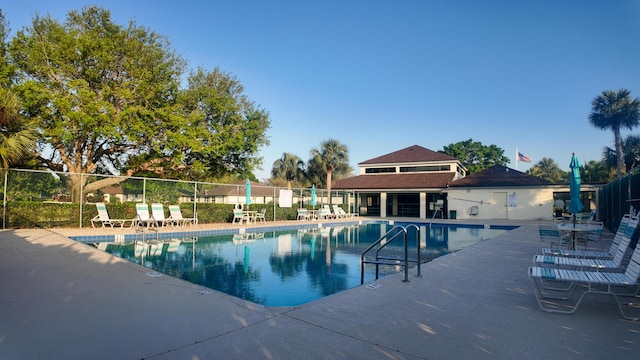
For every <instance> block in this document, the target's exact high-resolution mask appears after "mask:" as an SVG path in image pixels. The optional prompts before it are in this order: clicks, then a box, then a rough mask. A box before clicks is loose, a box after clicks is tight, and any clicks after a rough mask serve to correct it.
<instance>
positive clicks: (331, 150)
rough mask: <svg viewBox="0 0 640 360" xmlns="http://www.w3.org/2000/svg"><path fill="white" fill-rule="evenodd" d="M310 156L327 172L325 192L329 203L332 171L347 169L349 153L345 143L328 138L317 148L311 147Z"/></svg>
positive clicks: (344, 170) (345, 170)
mask: <svg viewBox="0 0 640 360" xmlns="http://www.w3.org/2000/svg"><path fill="white" fill-rule="evenodd" d="M311 156H312V158H313V159H314V160H315V161H316V162H319V163H320V164H321V165H322V167H323V169H324V170H325V171H326V173H327V194H328V196H329V204H331V178H332V176H333V172H334V171H337V172H344V173H346V172H347V171H348V169H349V154H348V149H347V146H346V145H343V144H341V143H340V142H338V141H337V140H334V139H329V140H326V141H324V142H323V143H321V144H320V147H319V148H313V149H311Z"/></svg>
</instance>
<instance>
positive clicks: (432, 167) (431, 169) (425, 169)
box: [400, 165, 451, 172]
mask: <svg viewBox="0 0 640 360" xmlns="http://www.w3.org/2000/svg"><path fill="white" fill-rule="evenodd" d="M435 171H451V166H450V165H427V166H403V167H401V168H400V172H435Z"/></svg>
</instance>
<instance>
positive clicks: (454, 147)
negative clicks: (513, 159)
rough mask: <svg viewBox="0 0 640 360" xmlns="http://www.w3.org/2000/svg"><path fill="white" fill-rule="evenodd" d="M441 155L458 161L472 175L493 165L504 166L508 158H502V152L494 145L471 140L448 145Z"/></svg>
mask: <svg viewBox="0 0 640 360" xmlns="http://www.w3.org/2000/svg"><path fill="white" fill-rule="evenodd" d="M440 152H441V153H444V154H447V155H449V156H453V157H454V158H456V159H458V160H459V161H460V162H461V163H462V165H464V167H466V168H467V170H468V172H469V174H474V173H477V172H479V171H482V170H484V169H487V168H490V167H492V166H494V165H506V164H507V163H509V158H508V157H506V156H504V150H503V149H501V148H499V147H497V146H496V145H489V146H486V145H483V144H482V143H481V142H479V141H473V139H469V140H465V141H460V142H457V143H455V144H449V145H447V146H444V147H443V148H442V151H440Z"/></svg>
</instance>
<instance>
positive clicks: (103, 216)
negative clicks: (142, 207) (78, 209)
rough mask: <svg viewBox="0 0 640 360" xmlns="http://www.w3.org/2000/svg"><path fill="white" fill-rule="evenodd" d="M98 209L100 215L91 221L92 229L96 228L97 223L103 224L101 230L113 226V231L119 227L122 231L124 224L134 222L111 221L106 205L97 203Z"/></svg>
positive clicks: (123, 220)
mask: <svg viewBox="0 0 640 360" xmlns="http://www.w3.org/2000/svg"><path fill="white" fill-rule="evenodd" d="M96 208H97V209H98V215H96V216H94V217H93V219H91V227H92V228H94V229H95V228H96V223H98V222H100V223H102V226H101V227H100V228H105V227H107V226H111V228H112V229H113V228H114V227H115V226H117V225H119V226H120V229H122V228H124V224H126V223H127V221H132V220H131V219H126V220H125V219H111V218H110V217H109V213H108V212H107V206H106V205H105V204H104V203H96Z"/></svg>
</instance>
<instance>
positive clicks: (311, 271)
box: [95, 222, 509, 306]
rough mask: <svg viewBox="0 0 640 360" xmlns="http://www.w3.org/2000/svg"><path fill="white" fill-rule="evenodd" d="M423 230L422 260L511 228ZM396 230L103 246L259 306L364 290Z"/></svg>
mask: <svg viewBox="0 0 640 360" xmlns="http://www.w3.org/2000/svg"><path fill="white" fill-rule="evenodd" d="M395 225H402V226H406V225H407V224H399V223H396V224H395ZM417 225H419V227H420V243H421V248H422V250H421V258H422V262H426V261H429V260H431V259H433V258H436V257H438V256H442V255H445V254H448V253H450V252H453V251H457V250H459V249H462V248H464V247H467V246H469V245H472V244H474V243H477V242H478V241H482V240H484V239H488V238H491V237H494V236H496V235H499V234H502V233H504V232H505V231H508V230H509V228H505V227H501V228H489V227H484V226H482V225H480V226H477V225H476V226H471V225H470V226H458V225H456V226H452V225H449V224H447V225H444V224H440V225H437V224H434V225H431V226H430V225H429V224H417ZM393 226H394V225H391V224H389V223H387V222H384V223H380V222H376V223H365V224H357V223H356V224H337V225H336V224H331V225H330V226H327V224H324V226H322V227H317V226H316V227H305V228H299V229H281V230H275V229H274V230H269V231H255V232H247V233H243V234H240V233H236V234H222V235H206V236H200V235H197V234H192V235H191V236H184V237H173V238H168V239H161V240H145V241H140V240H137V241H117V242H116V241H107V242H99V243H96V244H95V245H96V246H97V247H98V248H100V249H102V250H105V251H107V252H109V253H111V254H113V255H115V256H118V257H121V258H124V259H127V260H129V261H132V262H134V263H137V264H140V265H143V266H145V267H147V268H150V269H153V270H155V271H157V272H158V273H163V274H167V275H171V276H174V277H177V278H180V279H183V280H186V281H189V282H192V283H195V284H199V285H202V286H204V287H207V288H211V289H215V290H218V291H222V292H225V293H227V294H230V295H232V296H236V297H239V298H242V299H245V300H249V301H252V302H255V303H258V304H262V305H265V306H295V305H300V304H304V303H307V302H310V301H313V300H316V299H319V298H322V297H324V296H328V295H332V294H335V293H338V292H340V291H344V290H347V289H350V288H353V287H356V286H359V285H360V254H361V253H362V251H363V250H364V249H365V248H367V247H368V246H369V245H370V244H371V243H372V242H374V241H376V240H377V239H378V238H380V236H381V235H382V234H384V233H385V232H387V231H388V230H390V229H391V228H392V227H393ZM236 231H237V229H236ZM415 241H416V240H415V233H414V235H413V237H411V236H410V237H409V244H410V245H409V248H410V251H413V253H414V255H415V252H416V249H415V245H412V244H415ZM400 244H401V242H398V244H397V245H393V244H392V245H391V246H390V249H389V251H391V252H393V251H398V252H400V251H401V249H403V247H402V246H400ZM410 256H411V254H410ZM414 257H415V256H414ZM399 270H400V269H399V267H396V266H387V267H383V268H382V271H381V274H380V276H385V275H388V274H389V273H394V272H398V271H399ZM374 277H375V274H374V266H367V267H365V282H369V281H373V280H374Z"/></svg>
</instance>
